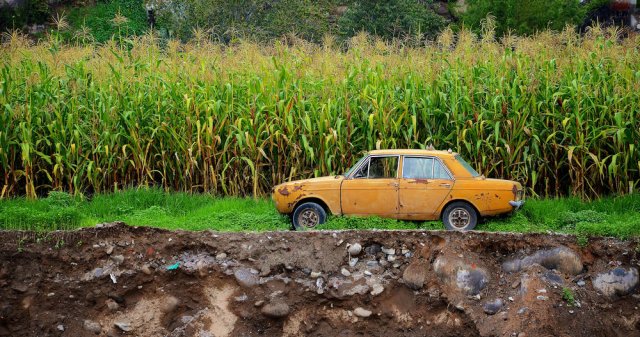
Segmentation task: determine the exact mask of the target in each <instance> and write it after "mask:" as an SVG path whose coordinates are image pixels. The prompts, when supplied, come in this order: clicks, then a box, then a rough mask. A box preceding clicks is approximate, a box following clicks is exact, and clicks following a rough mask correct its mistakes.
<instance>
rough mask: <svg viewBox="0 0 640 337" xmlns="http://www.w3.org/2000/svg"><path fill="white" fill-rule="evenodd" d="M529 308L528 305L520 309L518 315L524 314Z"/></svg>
mask: <svg viewBox="0 0 640 337" xmlns="http://www.w3.org/2000/svg"><path fill="white" fill-rule="evenodd" d="M528 309H529V308H527V307H524V308H520V309H518V315H522V314H524V313H525V312H527V310H528Z"/></svg>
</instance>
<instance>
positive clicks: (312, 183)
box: [275, 176, 344, 194]
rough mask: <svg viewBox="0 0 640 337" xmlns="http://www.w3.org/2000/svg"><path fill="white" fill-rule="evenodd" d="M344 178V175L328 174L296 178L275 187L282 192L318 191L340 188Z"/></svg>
mask: <svg viewBox="0 0 640 337" xmlns="http://www.w3.org/2000/svg"><path fill="white" fill-rule="evenodd" d="M343 179H344V176H327V177H318V178H311V179H302V180H294V181H290V182H287V183H282V184H280V185H278V186H276V187H275V190H276V191H278V192H279V193H281V194H286V193H289V192H294V191H298V190H303V191H317V190H327V189H340V183H341V182H342V180H343Z"/></svg>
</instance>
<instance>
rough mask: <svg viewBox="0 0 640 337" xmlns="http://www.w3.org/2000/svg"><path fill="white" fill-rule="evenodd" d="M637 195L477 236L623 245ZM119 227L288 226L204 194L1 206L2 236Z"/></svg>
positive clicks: (242, 204) (132, 193) (639, 200)
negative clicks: (593, 239) (592, 239)
mask: <svg viewBox="0 0 640 337" xmlns="http://www.w3.org/2000/svg"><path fill="white" fill-rule="evenodd" d="M639 213H640V194H634V195H629V196H621V197H608V198H602V199H598V200H596V201H592V202H584V201H581V200H579V199H575V198H565V199H544V200H529V201H528V202H527V204H526V206H525V207H524V208H523V209H522V210H521V211H520V212H518V213H516V214H515V215H513V216H510V217H503V218H493V219H489V220H487V221H486V222H483V223H481V224H480V225H478V227H477V229H478V230H484V231H510V232H547V231H550V232H558V233H569V234H576V235H579V236H583V237H586V236H591V235H603V236H615V237H619V238H629V237H634V236H639V235H640V217H638V215H639ZM117 220H120V221H124V222H126V223H128V224H130V225H134V226H154V227H160V228H167V229H185V230H205V229H211V230H217V231H244V230H250V231H269V230H287V229H289V227H290V222H289V219H288V218H287V217H286V216H283V215H280V214H278V213H277V212H276V210H275V208H274V207H273V205H272V203H271V201H270V200H267V199H258V200H253V199H243V198H216V197H213V196H210V195H205V194H186V193H165V192H163V191H162V190H159V189H130V190H126V191H123V192H119V193H112V194H101V195H96V196H95V197H93V198H92V199H91V200H90V201H89V200H87V199H83V198H81V197H73V196H71V195H69V194H66V193H61V192H52V193H51V194H50V195H49V197H48V198H44V199H38V200H28V199H23V198H17V199H8V200H2V201H0V228H1V229H29V230H43V231H48V230H56V229H74V228H79V227H83V226H93V225H94V224H96V223H100V222H110V221H117ZM322 229H442V224H441V223H440V222H438V221H430V222H409V221H398V220H391V219H382V218H378V217H370V218H359V217H331V218H330V219H329V221H328V222H327V223H326V224H324V225H323V226H322Z"/></svg>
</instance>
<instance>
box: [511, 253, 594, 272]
mask: <svg viewBox="0 0 640 337" xmlns="http://www.w3.org/2000/svg"><path fill="white" fill-rule="evenodd" d="M534 264H539V265H541V266H543V267H545V268H547V269H555V270H557V271H559V272H562V273H565V274H570V275H578V274H580V272H581V271H582V261H581V260H580V257H579V256H578V254H576V253H575V252H574V251H573V250H571V249H569V248H567V247H557V248H552V249H545V250H540V251H537V252H536V253H534V254H532V255H529V256H526V257H524V258H522V259H512V260H509V261H506V262H504V263H503V264H502V269H503V270H504V271H506V272H518V271H520V270H523V269H526V268H528V267H530V266H532V265H534Z"/></svg>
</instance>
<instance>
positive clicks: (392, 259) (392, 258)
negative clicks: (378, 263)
mask: <svg viewBox="0 0 640 337" xmlns="http://www.w3.org/2000/svg"><path fill="white" fill-rule="evenodd" d="M395 260H396V256H395V255H387V261H389V262H393V261H395Z"/></svg>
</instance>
